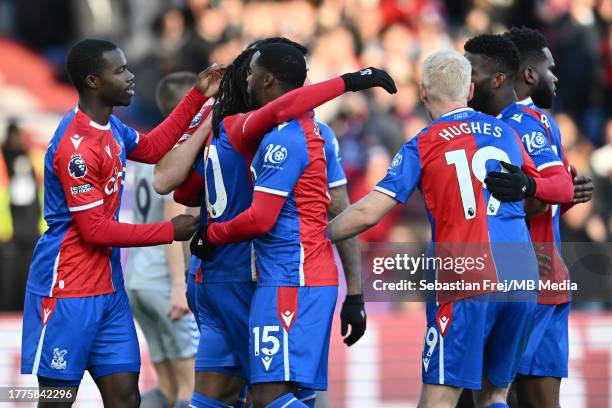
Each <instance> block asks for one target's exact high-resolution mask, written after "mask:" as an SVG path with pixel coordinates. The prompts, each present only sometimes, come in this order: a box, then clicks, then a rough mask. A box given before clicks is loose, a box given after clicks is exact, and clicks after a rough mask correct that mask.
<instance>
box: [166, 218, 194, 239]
mask: <svg viewBox="0 0 612 408" xmlns="http://www.w3.org/2000/svg"><path fill="white" fill-rule="evenodd" d="M170 222H171V223H172V225H174V240H175V241H187V240H189V239H190V238H191V237H192V236H193V234H195V232H196V230H197V229H198V225H199V223H200V216H199V215H198V216H197V217H194V216H192V215H185V214H181V215H177V216H176V217H174V218H172V219H171V220H170Z"/></svg>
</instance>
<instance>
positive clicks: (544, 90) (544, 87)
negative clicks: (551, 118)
mask: <svg viewBox="0 0 612 408" xmlns="http://www.w3.org/2000/svg"><path fill="white" fill-rule="evenodd" d="M542 51H543V52H544V55H545V56H546V59H543V60H541V61H539V62H538V63H537V65H536V66H535V70H536V72H537V74H538V84H537V86H536V88H535V90H534V91H533V94H532V95H531V98H532V99H533V103H535V104H536V105H537V106H539V107H540V108H544V109H548V108H550V107H551V106H552V104H553V99H554V97H555V86H556V83H557V77H556V76H555V74H553V69H554V68H555V60H554V58H553V56H552V54H551V52H550V50H549V49H548V47H544V49H543V50H542Z"/></svg>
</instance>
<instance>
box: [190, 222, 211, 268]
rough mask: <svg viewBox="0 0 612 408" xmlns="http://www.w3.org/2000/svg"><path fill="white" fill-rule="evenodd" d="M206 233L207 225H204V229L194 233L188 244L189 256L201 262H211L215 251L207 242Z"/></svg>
mask: <svg viewBox="0 0 612 408" xmlns="http://www.w3.org/2000/svg"><path fill="white" fill-rule="evenodd" d="M207 232H208V225H205V226H204V228H202V229H201V230H199V231H197V232H196V233H195V235H194V236H193V238H192V239H191V243H190V244H189V249H190V250H191V255H195V256H197V257H198V258H200V259H201V260H203V261H211V260H212V257H213V252H214V251H215V246H214V245H213V244H211V243H210V242H208V235H207Z"/></svg>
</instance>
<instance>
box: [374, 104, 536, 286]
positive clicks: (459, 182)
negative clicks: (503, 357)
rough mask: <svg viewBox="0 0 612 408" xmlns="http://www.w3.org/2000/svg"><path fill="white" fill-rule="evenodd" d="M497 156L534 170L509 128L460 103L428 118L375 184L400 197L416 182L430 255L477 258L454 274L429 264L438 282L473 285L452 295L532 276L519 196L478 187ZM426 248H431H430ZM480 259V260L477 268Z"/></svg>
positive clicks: (533, 266) (496, 167)
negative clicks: (506, 197) (506, 198)
mask: <svg viewBox="0 0 612 408" xmlns="http://www.w3.org/2000/svg"><path fill="white" fill-rule="evenodd" d="M500 161H506V162H510V163H512V164H514V165H517V166H519V167H523V168H525V169H526V170H527V172H528V173H531V174H535V169H534V168H533V163H532V162H531V161H530V159H529V157H528V156H527V155H526V153H525V152H524V150H523V149H522V146H521V144H520V141H519V140H518V138H517V136H516V134H515V133H514V131H513V130H512V129H511V128H510V127H509V126H507V125H506V124H504V123H503V122H501V121H500V120H498V119H496V118H493V117H491V116H489V115H485V114H483V113H480V112H475V111H474V110H472V109H469V108H462V109H458V110H455V111H452V112H449V113H447V114H445V115H442V116H441V117H439V118H438V119H437V120H435V121H433V122H432V123H431V124H430V125H429V126H427V127H426V128H425V129H423V130H422V131H421V132H420V133H419V134H418V135H416V136H415V137H414V138H412V139H411V140H410V141H408V142H406V143H405V144H404V146H403V147H402V148H401V149H400V151H399V152H398V153H397V154H396V155H395V157H394V158H393V161H392V163H391V165H390V167H389V169H388V172H387V175H386V177H385V178H384V179H383V180H381V181H380V182H379V183H378V185H377V186H376V188H375V189H376V190H378V191H379V192H382V193H384V194H387V195H389V196H391V197H393V198H394V199H396V200H397V201H399V202H400V203H405V202H406V200H407V199H408V197H409V196H410V195H411V194H412V192H413V191H414V189H415V188H417V187H418V188H420V190H421V191H422V194H423V198H424V200H425V206H426V209H427V213H428V216H429V220H430V223H431V229H432V240H433V241H434V242H435V243H436V245H435V247H436V254H435V255H436V256H443V255H449V256H450V255H452V256H454V257H457V256H466V255H469V256H472V257H474V258H476V259H478V258H480V259H479V261H480V264H479V265H478V266H475V267H474V268H471V269H470V270H468V271H467V272H465V273H463V274H460V272H455V271H453V270H449V271H446V270H445V271H441V270H440V269H438V270H436V273H437V279H438V280H439V281H443V282H456V281H460V280H464V281H467V282H471V283H478V284H480V287H479V288H475V289H474V291H472V292H470V291H465V292H464V293H461V294H457V296H458V298H460V297H466V296H469V295H474V294H478V293H486V292H494V291H495V290H493V288H492V287H489V288H488V290H487V288H486V287H485V285H484V283H485V281H490V282H503V281H504V280H512V279H515V280H519V279H520V280H525V279H527V280H536V279H537V276H538V272H537V264H536V260H535V254H534V252H533V248H532V246H531V243H530V237H529V231H528V229H527V226H526V224H525V218H524V217H525V212H524V209H523V202H522V201H517V202H508V203H501V202H500V201H499V200H497V199H495V198H494V197H493V196H492V195H491V194H490V193H489V191H488V190H487V189H486V188H485V187H484V186H483V180H484V178H485V177H486V174H487V173H488V172H490V171H499V170H500V167H501V166H500V164H499V162H500ZM430 255H431V254H430ZM480 265H483V267H480Z"/></svg>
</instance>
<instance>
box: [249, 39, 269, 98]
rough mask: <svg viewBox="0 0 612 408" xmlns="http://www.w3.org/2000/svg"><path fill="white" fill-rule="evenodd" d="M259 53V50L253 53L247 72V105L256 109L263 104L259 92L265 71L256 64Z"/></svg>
mask: <svg viewBox="0 0 612 408" xmlns="http://www.w3.org/2000/svg"><path fill="white" fill-rule="evenodd" d="M259 55H261V54H260V52H259V51H257V52H256V53H255V54H253V57H252V58H251V62H250V63H249V74H248V76H247V93H248V95H249V107H250V108H251V109H258V108H261V107H262V106H263V104H262V102H261V100H262V99H261V92H262V85H263V76H264V74H265V72H264V70H263V69H262V68H261V67H260V66H259V65H257V59H258V58H259Z"/></svg>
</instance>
